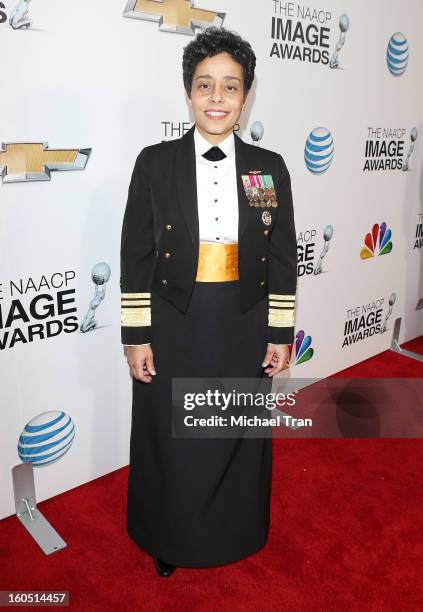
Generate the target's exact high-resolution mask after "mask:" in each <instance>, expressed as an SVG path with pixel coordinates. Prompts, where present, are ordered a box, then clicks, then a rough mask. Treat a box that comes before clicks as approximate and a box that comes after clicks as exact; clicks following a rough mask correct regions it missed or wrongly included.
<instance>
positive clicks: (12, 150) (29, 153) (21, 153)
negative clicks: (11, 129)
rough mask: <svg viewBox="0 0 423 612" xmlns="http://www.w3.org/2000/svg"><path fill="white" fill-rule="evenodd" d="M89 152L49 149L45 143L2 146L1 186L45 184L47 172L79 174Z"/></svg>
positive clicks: (47, 179) (48, 174)
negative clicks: (59, 171) (62, 171)
mask: <svg viewBox="0 0 423 612" xmlns="http://www.w3.org/2000/svg"><path fill="white" fill-rule="evenodd" d="M90 153H91V149H49V148H48V144H47V143H46V142H19V143H6V144H4V143H2V145H1V148H0V174H1V176H2V179H3V183H15V182H20V181H23V182H26V181H49V180H50V171H51V170H83V169H84V168H85V166H86V164H87V161H88V157H89V155H90Z"/></svg>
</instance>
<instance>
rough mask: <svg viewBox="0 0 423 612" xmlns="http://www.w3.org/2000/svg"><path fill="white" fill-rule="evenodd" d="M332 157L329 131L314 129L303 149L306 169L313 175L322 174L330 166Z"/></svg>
mask: <svg viewBox="0 0 423 612" xmlns="http://www.w3.org/2000/svg"><path fill="white" fill-rule="evenodd" d="M333 156H334V145H333V138H332V134H331V133H330V131H329V130H328V129H327V128H325V127H317V128H314V130H312V131H311V132H310V134H309V135H308V138H307V140H306V143H305V147H304V159H305V163H306V166H307V169H308V170H310V172H312V173H313V174H323V172H326V170H327V169H328V168H329V166H330V165H331V163H332V160H333Z"/></svg>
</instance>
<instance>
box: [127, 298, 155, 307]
mask: <svg viewBox="0 0 423 612" xmlns="http://www.w3.org/2000/svg"><path fill="white" fill-rule="evenodd" d="M120 303H121V306H150V304H151V302H150V300H147V299H143V300H121V302H120Z"/></svg>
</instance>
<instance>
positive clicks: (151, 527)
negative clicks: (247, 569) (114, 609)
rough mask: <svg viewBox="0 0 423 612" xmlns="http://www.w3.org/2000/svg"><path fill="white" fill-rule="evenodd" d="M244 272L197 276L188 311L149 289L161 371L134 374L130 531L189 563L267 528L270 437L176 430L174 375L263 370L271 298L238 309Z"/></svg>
mask: <svg viewBox="0 0 423 612" xmlns="http://www.w3.org/2000/svg"><path fill="white" fill-rule="evenodd" d="M239 289H240V287H239V281H228V282H196V283H195V286H194V290H193V294H192V297H191V301H190V304H189V307H188V310H187V312H186V313H182V312H181V311H179V310H178V309H177V308H176V307H175V306H173V305H172V304H171V303H170V302H168V301H167V300H166V299H164V298H162V297H161V296H159V295H158V294H157V293H155V292H153V291H152V292H151V325H152V335H153V340H152V343H151V347H152V349H153V357H154V365H155V369H156V372H157V374H156V376H153V380H152V381H151V382H150V383H144V382H141V381H139V380H137V379H135V378H133V403H132V427H131V438H130V465H129V478H128V498H127V531H128V534H129V536H130V537H131V538H132V539H133V540H134V541H135V542H136V543H137V544H138V545H139V546H140V547H141V548H143V549H144V550H145V551H146V552H148V553H150V554H151V555H153V556H157V557H159V558H161V559H163V560H164V561H167V562H168V563H172V564H174V565H177V566H185V567H207V566H215V565H223V564H226V563H231V562H233V561H237V560H239V559H242V558H244V557H246V556H248V555H251V554H253V553H255V552H257V551H258V550H259V549H260V548H262V547H263V546H264V544H265V543H266V541H267V537H268V530H269V519H270V493H271V471H272V439H271V437H240V436H238V437H232V438H231V437H213V438H210V437H209V438H204V437H203V438H199V437H197V438H188V437H175V436H172V415H171V411H172V377H181V378H195V377H210V378H211V377H222V378H251V379H252V378H254V379H257V378H261V379H263V380H264V379H267V381H268V382H270V385H271V377H268V375H267V374H265V373H264V368H263V367H262V362H263V358H264V356H265V353H266V348H267V341H268V339H267V337H266V330H267V299H265V298H263V299H262V300H261V301H260V302H258V303H257V304H256V305H255V306H253V307H252V308H251V309H250V310H248V311H247V312H246V313H243V314H241V313H240V294H239Z"/></svg>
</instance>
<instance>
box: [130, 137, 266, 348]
mask: <svg viewBox="0 0 423 612" xmlns="http://www.w3.org/2000/svg"><path fill="white" fill-rule="evenodd" d="M194 145H195V164H196V175H197V206H198V221H199V234H200V236H199V238H200V242H222V243H229V242H238V221H239V219H238V217H239V211H238V188H237V176H236V166H235V137H234V133H233V132H231V133H230V134H229V135H228V136H226V138H225V139H224V140H222V141H221V142H219V143H218V145H217V146H218V147H219V148H220V149H222V151H223V152H224V153H225V155H226V157H225V158H223V159H221V160H219V161H210V160H208V159H206V158H205V157H203V153H205V152H206V151H208V150H209V149H210V148H211V147H212V146H213V144H212V143H210V142H209V141H208V140H207V138H205V137H204V136H203V135H202V134H201V133H200V132H199V131H198V129H197V126H195V128H194ZM148 344H150V342H145V343H144V344H141V345H133V344H126V345H125V346H147V345H148ZM268 344H271V343H270V342H269V343H268Z"/></svg>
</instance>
